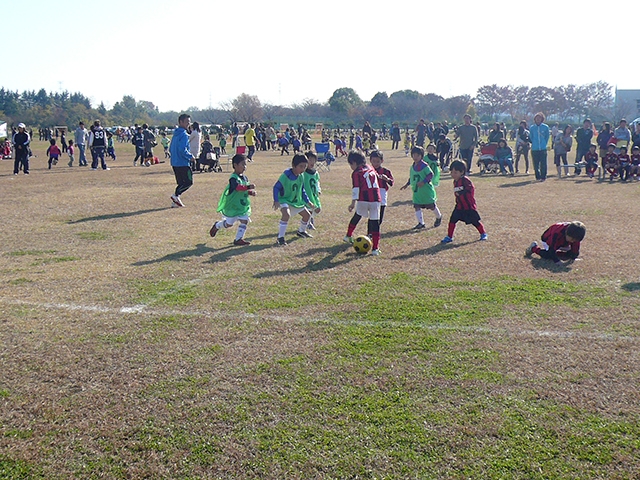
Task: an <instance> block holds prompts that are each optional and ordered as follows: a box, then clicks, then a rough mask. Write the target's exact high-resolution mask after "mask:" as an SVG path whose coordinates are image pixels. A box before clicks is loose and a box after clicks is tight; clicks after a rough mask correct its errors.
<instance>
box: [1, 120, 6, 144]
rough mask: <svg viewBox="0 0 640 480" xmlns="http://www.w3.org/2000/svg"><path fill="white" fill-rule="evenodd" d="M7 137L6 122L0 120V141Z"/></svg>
mask: <svg viewBox="0 0 640 480" xmlns="http://www.w3.org/2000/svg"><path fill="white" fill-rule="evenodd" d="M6 137H7V122H3V121H2V120H0V140H1V139H3V138H6Z"/></svg>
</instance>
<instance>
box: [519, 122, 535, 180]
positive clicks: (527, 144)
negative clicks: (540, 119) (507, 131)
mask: <svg viewBox="0 0 640 480" xmlns="http://www.w3.org/2000/svg"><path fill="white" fill-rule="evenodd" d="M530 149H531V138H530V137H529V129H528V128H527V121H526V120H522V121H521V122H520V126H519V127H518V132H517V133H516V173H518V162H519V161H520V155H523V156H524V165H525V172H526V174H527V175H529V150H530Z"/></svg>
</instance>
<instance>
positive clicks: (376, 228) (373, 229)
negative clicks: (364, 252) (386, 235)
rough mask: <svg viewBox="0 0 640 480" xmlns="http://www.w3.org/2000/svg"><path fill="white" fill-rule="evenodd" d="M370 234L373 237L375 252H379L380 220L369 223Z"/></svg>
mask: <svg viewBox="0 0 640 480" xmlns="http://www.w3.org/2000/svg"><path fill="white" fill-rule="evenodd" d="M367 231H368V234H369V235H371V243H372V244H373V245H372V247H371V248H372V249H373V250H378V246H379V245H380V220H371V219H369V222H368V223H367Z"/></svg>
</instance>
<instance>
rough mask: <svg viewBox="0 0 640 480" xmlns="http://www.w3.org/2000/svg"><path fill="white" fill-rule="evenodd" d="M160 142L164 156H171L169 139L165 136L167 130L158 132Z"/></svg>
mask: <svg viewBox="0 0 640 480" xmlns="http://www.w3.org/2000/svg"><path fill="white" fill-rule="evenodd" d="M160 137H162V138H160V143H161V144H162V148H163V149H164V158H171V154H170V153H169V139H168V138H167V132H162V133H161V134H160Z"/></svg>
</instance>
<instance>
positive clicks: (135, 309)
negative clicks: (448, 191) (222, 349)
mask: <svg viewBox="0 0 640 480" xmlns="http://www.w3.org/2000/svg"><path fill="white" fill-rule="evenodd" d="M0 303H4V304H8V305H23V306H27V307H31V308H42V309H47V310H67V311H79V312H91V313H107V314H121V315H127V314H134V315H149V316H160V315H182V316H190V317H210V318H227V319H234V318H235V319H239V320H250V319H257V318H263V319H266V320H276V321H283V322H293V323H300V322H302V323H327V324H335V325H365V326H366V325H371V326H380V325H381V324H385V323H386V324H393V325H410V326H414V327H420V328H424V329H428V330H450V331H460V332H472V333H473V332H476V333H484V334H490V335H496V336H514V337H548V338H567V339H570V338H579V339H589V340H607V341H628V342H632V343H636V342H640V337H632V336H628V335H615V334H604V333H589V332H581V331H568V330H531V329H518V328H492V327H479V326H467V325H448V324H442V323H440V324H435V325H426V324H420V323H417V324H416V323H412V322H398V321H388V320H384V321H380V322H370V321H361V320H336V319H329V318H326V317H325V318H307V319H301V318H299V317H287V316H285V315H256V314H250V313H239V314H228V313H223V312H220V311H197V310H167V309H157V308H149V307H148V306H147V305H133V306H128V307H120V308H113V307H104V306H97V305H77V304H69V303H48V302H44V303H41V302H28V301H24V300H9V299H3V298H0Z"/></svg>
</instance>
